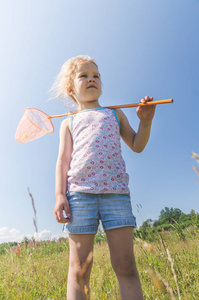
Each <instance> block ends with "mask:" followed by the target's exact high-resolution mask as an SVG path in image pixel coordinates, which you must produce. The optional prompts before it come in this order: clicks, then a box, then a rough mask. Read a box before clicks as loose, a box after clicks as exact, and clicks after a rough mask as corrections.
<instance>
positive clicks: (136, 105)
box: [48, 99, 173, 119]
mask: <svg viewBox="0 0 199 300" xmlns="http://www.w3.org/2000/svg"><path fill="white" fill-rule="evenodd" d="M165 103H173V99H165V100H156V101H148V102H146V103H132V104H123V105H113V106H106V107H105V108H110V109H113V108H128V107H138V106H148V105H157V104H165ZM76 113H77V112H70V113H67V114H62V115H54V116H48V118H49V119H52V118H60V117H67V116H70V115H75V114H76Z"/></svg>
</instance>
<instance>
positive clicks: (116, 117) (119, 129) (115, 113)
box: [112, 109, 121, 130]
mask: <svg viewBox="0 0 199 300" xmlns="http://www.w3.org/2000/svg"><path fill="white" fill-rule="evenodd" d="M112 111H113V113H114V115H115V118H116V120H117V122H118V125H119V130H120V128H121V126H120V121H119V120H118V117H117V114H116V112H115V109H112Z"/></svg>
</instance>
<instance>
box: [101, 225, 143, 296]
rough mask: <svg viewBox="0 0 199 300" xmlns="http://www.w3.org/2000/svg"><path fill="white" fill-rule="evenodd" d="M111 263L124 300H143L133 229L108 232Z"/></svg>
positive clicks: (124, 228)
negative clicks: (135, 256)
mask: <svg viewBox="0 0 199 300" xmlns="http://www.w3.org/2000/svg"><path fill="white" fill-rule="evenodd" d="M106 235H107V240H108V245H109V249H110V256H111V263H112V266H113V269H114V271H115V273H116V276H117V279H118V282H119V288H120V295H121V299H122V300H143V295H142V289H141V284H140V280H139V276H138V272H137V268H136V263H135V258H134V251H133V228H132V227H122V228H117V229H111V230H107V231H106Z"/></svg>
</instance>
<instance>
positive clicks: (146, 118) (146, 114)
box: [136, 96, 156, 123]
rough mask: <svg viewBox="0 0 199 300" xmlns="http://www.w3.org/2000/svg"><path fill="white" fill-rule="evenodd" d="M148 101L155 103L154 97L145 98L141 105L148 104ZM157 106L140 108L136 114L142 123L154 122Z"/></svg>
mask: <svg viewBox="0 0 199 300" xmlns="http://www.w3.org/2000/svg"><path fill="white" fill-rule="evenodd" d="M148 101H153V97H149V96H145V98H142V99H141V100H140V102H141V103H147V102H148ZM155 108H156V105H148V106H147V105H146V106H138V108H137V110H136V112H137V116H138V118H139V119H140V121H143V122H146V123H149V122H152V120H153V117H154V114H155Z"/></svg>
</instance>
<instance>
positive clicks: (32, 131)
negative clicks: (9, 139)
mask: <svg viewBox="0 0 199 300" xmlns="http://www.w3.org/2000/svg"><path fill="white" fill-rule="evenodd" d="M52 132H54V126H53V124H52V122H51V119H50V117H49V116H48V115H47V114H46V113H44V112H43V111H41V110H39V109H37V108H32V107H27V108H25V109H24V115H23V117H22V118H21V120H20V122H19V125H18V127H17V131H16V134H15V140H16V141H17V142H20V143H27V142H31V141H33V140H35V139H38V138H40V137H41V136H43V135H44V134H46V133H52Z"/></svg>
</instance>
